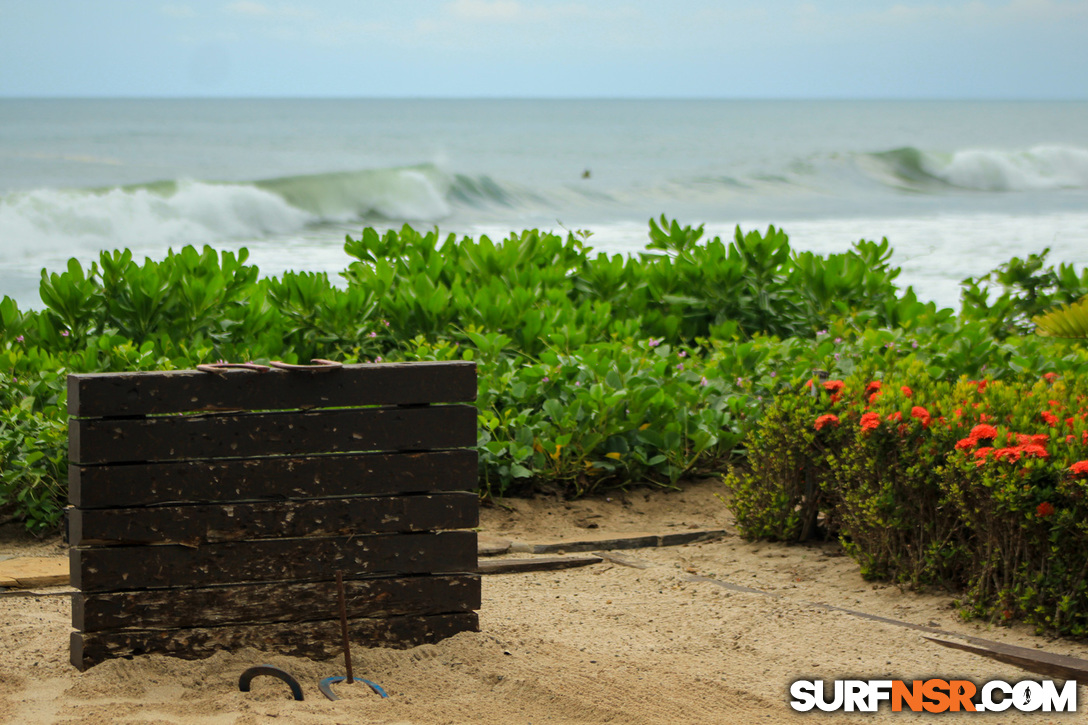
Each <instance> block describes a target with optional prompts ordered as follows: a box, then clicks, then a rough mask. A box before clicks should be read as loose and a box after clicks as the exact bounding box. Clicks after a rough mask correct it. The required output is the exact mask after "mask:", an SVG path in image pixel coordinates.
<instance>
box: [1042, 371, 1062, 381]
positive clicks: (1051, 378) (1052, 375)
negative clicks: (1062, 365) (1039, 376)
mask: <svg viewBox="0 0 1088 725" xmlns="http://www.w3.org/2000/svg"><path fill="white" fill-rule="evenodd" d="M1057 379H1058V374H1057V373H1045V374H1044V375H1043V380H1045V381H1047V382H1048V383H1052V382H1054V381H1055V380H1057Z"/></svg>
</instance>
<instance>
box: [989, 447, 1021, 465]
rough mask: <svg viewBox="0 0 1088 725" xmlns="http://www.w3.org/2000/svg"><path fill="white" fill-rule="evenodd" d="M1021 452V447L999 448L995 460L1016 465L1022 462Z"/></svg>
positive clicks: (995, 452)
mask: <svg viewBox="0 0 1088 725" xmlns="http://www.w3.org/2000/svg"><path fill="white" fill-rule="evenodd" d="M1020 452H1021V449H1020V446H1013V447H1011V448H998V449H997V450H996V451H994V460H995V461H1008V462H1009V463H1016V462H1017V461H1019V460H1020Z"/></svg>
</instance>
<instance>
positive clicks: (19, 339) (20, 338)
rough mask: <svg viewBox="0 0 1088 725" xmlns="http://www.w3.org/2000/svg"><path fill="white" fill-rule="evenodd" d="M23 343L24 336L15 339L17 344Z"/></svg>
mask: <svg viewBox="0 0 1088 725" xmlns="http://www.w3.org/2000/svg"><path fill="white" fill-rule="evenodd" d="M22 341H23V336H22V335H19V336H18V337H16V338H15V342H22Z"/></svg>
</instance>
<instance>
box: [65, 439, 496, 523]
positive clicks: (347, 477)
mask: <svg viewBox="0 0 1088 725" xmlns="http://www.w3.org/2000/svg"><path fill="white" fill-rule="evenodd" d="M477 466H478V464H477V454H476V451H475V450H468V449H463V450H453V451H431V452H427V453H362V454H359V453H353V454H334V455H327V456H303V457H297V456H278V457H275V458H249V459H241V460H220V461H177V462H172V463H128V464H122V465H116V466H110V465H106V466H75V465H73V466H69V467H68V500H69V502H70V503H71V504H72V505H73V506H78V507H79V508H84V509H95V508H113V507H128V506H148V505H156V504H170V503H190V502H191V503H201V502H207V503H211V502H229V501H254V500H261V499H274V500H282V499H300V498H336V497H342V496H357V495H374V494H395V493H423V492H428V491H475V490H476V487H477V479H478V476H479V473H478V467H477Z"/></svg>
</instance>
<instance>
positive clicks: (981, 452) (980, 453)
mask: <svg viewBox="0 0 1088 725" xmlns="http://www.w3.org/2000/svg"><path fill="white" fill-rule="evenodd" d="M992 450H993V448H990V447H988V446H986V447H983V448H979V449H978V450H977V451H975V458H977V459H978V460H979V462H980V463H981V462H982V461H984V460H985V459H986V456H988V455H990V451H992Z"/></svg>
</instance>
